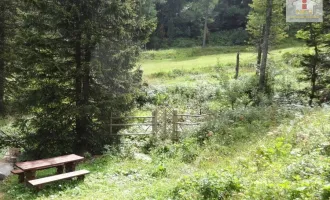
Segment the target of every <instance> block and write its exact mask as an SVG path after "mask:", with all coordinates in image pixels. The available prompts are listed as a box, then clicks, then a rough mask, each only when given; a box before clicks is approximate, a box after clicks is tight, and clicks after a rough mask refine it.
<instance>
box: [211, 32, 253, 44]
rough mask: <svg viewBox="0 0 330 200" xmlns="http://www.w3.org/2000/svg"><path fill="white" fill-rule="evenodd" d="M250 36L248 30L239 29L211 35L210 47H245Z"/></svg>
mask: <svg viewBox="0 0 330 200" xmlns="http://www.w3.org/2000/svg"><path fill="white" fill-rule="evenodd" d="M248 38H249V36H248V33H247V32H246V30H244V29H242V28H239V29H234V30H227V31H220V32H216V33H211V34H210V38H209V45H210V46H233V45H244V44H246V41H247V40H248Z"/></svg>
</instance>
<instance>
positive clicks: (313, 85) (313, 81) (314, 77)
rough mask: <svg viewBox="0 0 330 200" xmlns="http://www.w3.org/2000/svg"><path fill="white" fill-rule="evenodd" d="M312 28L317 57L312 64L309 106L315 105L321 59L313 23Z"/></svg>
mask: <svg viewBox="0 0 330 200" xmlns="http://www.w3.org/2000/svg"><path fill="white" fill-rule="evenodd" d="M309 28H310V35H311V39H312V41H314V44H313V46H314V53H315V58H314V59H313V65H312V77H311V93H310V96H309V106H311V107H312V105H313V99H314V98H315V93H316V80H317V70H316V69H317V66H318V59H319V48H318V45H317V42H315V41H316V38H315V35H314V30H313V27H312V25H311V24H310V25H309Z"/></svg>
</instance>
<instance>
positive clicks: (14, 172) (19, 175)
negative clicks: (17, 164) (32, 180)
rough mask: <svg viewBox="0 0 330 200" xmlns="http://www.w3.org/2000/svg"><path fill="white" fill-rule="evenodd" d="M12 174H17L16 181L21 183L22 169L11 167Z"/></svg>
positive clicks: (22, 179) (22, 177)
mask: <svg viewBox="0 0 330 200" xmlns="http://www.w3.org/2000/svg"><path fill="white" fill-rule="evenodd" d="M11 173H12V174H15V175H18V182H19V183H23V182H24V171H23V170H21V169H13V170H11Z"/></svg>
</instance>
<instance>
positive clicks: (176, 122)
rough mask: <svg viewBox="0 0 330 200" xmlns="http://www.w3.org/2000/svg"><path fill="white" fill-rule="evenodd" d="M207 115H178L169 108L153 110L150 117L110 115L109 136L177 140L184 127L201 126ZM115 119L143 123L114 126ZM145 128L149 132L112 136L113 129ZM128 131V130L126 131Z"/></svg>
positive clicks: (176, 111)
mask: <svg viewBox="0 0 330 200" xmlns="http://www.w3.org/2000/svg"><path fill="white" fill-rule="evenodd" d="M207 116H208V115H207V114H198V115H194V114H179V113H178V110H177V109H171V108H161V109H155V110H154V111H153V112H152V115H151V116H124V117H114V116H112V115H111V117H110V135H118V136H133V135H153V136H157V137H160V138H161V139H169V138H170V139H172V140H178V138H179V133H180V132H182V131H183V130H184V129H185V128H184V127H186V126H198V125H201V124H202V123H203V122H201V121H204V120H203V119H204V118H205V117H207ZM192 118H195V119H196V118H199V119H201V120H200V121H199V122H192V121H191V120H189V119H192ZM116 119H126V120H129V119H143V120H144V122H143V123H125V124H124V123H123V124H115V123H114V120H116ZM145 120H149V122H145ZM118 126H121V127H142V126H143V127H147V129H149V128H150V127H151V132H150V131H149V132H148V131H147V130H145V131H143V132H141V133H140V132H134V129H132V130H133V131H131V133H128V134H114V133H113V127H118ZM127 130H128V129H127Z"/></svg>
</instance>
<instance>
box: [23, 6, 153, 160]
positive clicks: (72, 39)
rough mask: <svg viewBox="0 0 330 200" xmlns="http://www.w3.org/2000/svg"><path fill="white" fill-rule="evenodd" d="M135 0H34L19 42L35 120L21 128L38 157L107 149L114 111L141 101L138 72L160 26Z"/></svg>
mask: <svg viewBox="0 0 330 200" xmlns="http://www.w3.org/2000/svg"><path fill="white" fill-rule="evenodd" d="M143 5H144V3H143V2H140V1H136V0H128V1H121V0H113V1H107V0H93V1H90V0H80V1H73V0H54V1H45V0H34V1H32V0H29V1H27V2H26V5H25V7H24V12H23V13H22V15H23V17H24V23H23V26H22V28H21V30H22V31H21V32H20V40H19V42H18V44H19V45H20V46H21V47H22V50H21V51H20V53H21V57H22V58H23V59H22V69H20V70H18V71H17V77H19V79H18V80H19V82H20V84H21V86H22V87H24V92H23V93H22V94H21V95H20V97H19V99H21V101H22V103H21V105H22V107H24V108H25V109H26V112H28V113H29V114H30V116H31V117H30V118H28V119H24V120H21V121H20V122H19V123H18V125H19V126H20V128H21V131H22V134H23V135H24V137H25V139H26V143H27V144H30V145H29V149H27V151H28V152H30V153H32V155H33V156H35V157H45V156H49V155H59V154H64V153H69V152H76V153H82V152H85V151H89V152H91V153H96V152H100V151H102V148H103V145H104V144H107V143H109V142H111V137H110V136H109V135H108V131H107V130H109V129H108V125H107V124H108V120H109V116H110V112H113V113H114V114H122V113H125V112H127V111H129V110H130V109H131V108H132V106H133V104H134V98H135V97H134V94H135V91H136V90H137V89H138V87H139V84H140V80H141V71H139V70H138V71H132V70H133V69H134V67H135V63H136V61H137V58H138V55H139V49H140V47H142V46H143V44H145V43H146V41H147V38H148V36H149V34H150V33H151V31H152V30H153V28H154V23H153V20H151V18H149V17H146V15H145V12H141V11H142V8H143V7H142V6H143Z"/></svg>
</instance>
